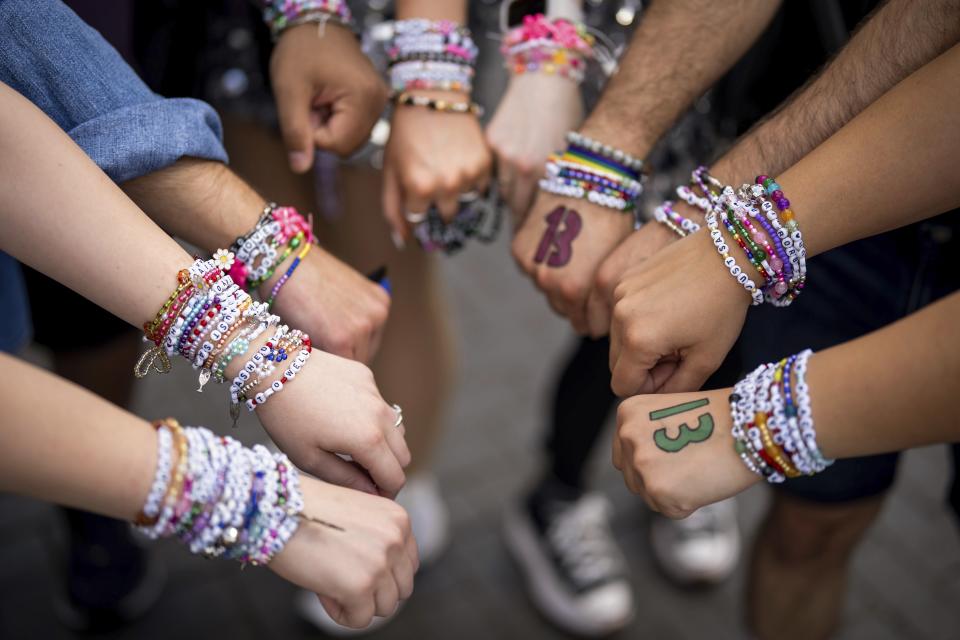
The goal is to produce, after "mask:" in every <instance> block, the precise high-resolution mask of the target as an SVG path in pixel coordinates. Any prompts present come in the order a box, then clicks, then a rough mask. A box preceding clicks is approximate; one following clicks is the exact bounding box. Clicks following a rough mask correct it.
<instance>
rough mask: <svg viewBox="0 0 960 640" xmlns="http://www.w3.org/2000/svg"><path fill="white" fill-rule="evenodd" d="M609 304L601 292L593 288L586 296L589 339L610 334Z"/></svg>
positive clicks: (597, 288)
mask: <svg viewBox="0 0 960 640" xmlns="http://www.w3.org/2000/svg"><path fill="white" fill-rule="evenodd" d="M610 318H611V313H610V304H609V303H608V302H607V298H606V296H605V295H604V293H603V291H602V290H601V289H600V288H599V287H594V288H593V289H592V290H591V291H590V295H589V296H587V330H588V331H589V332H590V337H592V338H600V337H602V336H605V335H607V334H608V333H610Z"/></svg>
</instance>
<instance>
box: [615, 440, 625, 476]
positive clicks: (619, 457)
mask: <svg viewBox="0 0 960 640" xmlns="http://www.w3.org/2000/svg"><path fill="white" fill-rule="evenodd" d="M613 468H614V469H616V470H617V471H623V445H622V444H620V435H619V434H614V435H613Z"/></svg>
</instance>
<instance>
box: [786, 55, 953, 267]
mask: <svg viewBox="0 0 960 640" xmlns="http://www.w3.org/2000/svg"><path fill="white" fill-rule="evenodd" d="M958 74H960V45H955V46H953V47H952V48H951V49H950V50H949V51H947V52H946V53H944V54H942V55H941V56H939V57H938V58H937V59H935V60H933V61H932V62H930V63H928V64H927V65H925V66H924V67H923V68H921V69H920V70H918V71H916V72H915V73H913V74H912V75H910V76H909V77H908V78H906V79H905V80H903V81H902V82H900V83H899V84H898V85H897V86H896V87H894V88H893V89H891V90H890V91H889V92H887V93H886V94H885V95H884V96H883V97H882V98H880V99H879V100H877V101H876V102H874V103H873V104H872V105H870V106H869V107H868V108H867V109H865V110H864V111H863V112H862V113H861V114H860V115H858V116H857V117H856V118H854V119H853V120H851V121H850V123H849V124H847V125H846V126H845V127H843V128H842V129H841V130H840V131H838V132H837V133H836V134H834V135H833V136H831V137H830V138H829V139H828V140H827V141H826V142H824V143H823V144H821V145H820V146H819V147H817V148H816V149H814V150H813V151H812V152H811V153H809V154H808V155H807V156H806V157H804V159H803V160H801V161H800V162H799V163H797V164H796V165H794V166H793V167H791V168H790V169H789V170H787V171H786V172H784V173H783V174H782V175H781V176H779V177H778V178H777V182H778V183H779V184H780V185H781V186H782V187H783V191H784V193H785V194H786V195H787V197H788V198H789V199H790V201H791V203H792V204H791V209H792V210H793V211H794V213H795V214H796V216H797V220H798V221H799V222H800V227H801V229H802V230H803V237H804V243H805V244H806V248H807V253H808V255H816V254H818V253H821V252H823V251H827V250H829V249H832V248H833V247H836V246H839V245H842V244H846V243H847V242H851V241H853V240H858V239H860V238H864V237H867V236H871V235H875V234H878V233H882V232H884V231H888V230H890V229H894V228H897V227H901V226H904V225H907V224H910V223H912V222H916V221H918V220H923V219H925V218H928V217H931V216H933V215H936V214H938V213H942V212H944V211H949V210H950V209H952V208H954V207H956V206H958V205H960V191H958V190H957V188H956V167H957V165H958V163H960V109H957V108H956V104H957V103H958V102H957V101H958V100H960V83H957V82H956V81H955V79H956V78H957V76H958Z"/></svg>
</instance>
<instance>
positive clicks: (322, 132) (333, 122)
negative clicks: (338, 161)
mask: <svg viewBox="0 0 960 640" xmlns="http://www.w3.org/2000/svg"><path fill="white" fill-rule="evenodd" d="M369 136H370V127H369V126H368V124H367V123H366V122H363V119H362V118H361V117H360V113H359V110H358V109H352V108H350V107H349V105H343V104H337V105H334V107H333V113H332V114H331V116H330V117H329V118H328V119H327V121H326V122H324V123H323V124H321V125H320V127H319V128H317V129H316V130H314V131H313V141H314V142H315V143H316V145H317V146H318V147H319V148H321V149H326V150H327V151H332V152H333V153H336V154H337V155H339V156H341V157H346V156H349V155H350V154H351V153H353V152H354V151H356V150H357V149H358V148H359V147H360V146H362V145H363V143H364V142H366V141H367V139H368V138H369Z"/></svg>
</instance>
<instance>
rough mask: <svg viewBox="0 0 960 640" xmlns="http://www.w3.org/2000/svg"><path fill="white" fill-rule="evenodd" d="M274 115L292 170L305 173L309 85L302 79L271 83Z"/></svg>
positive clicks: (309, 158)
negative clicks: (274, 107) (272, 84)
mask: <svg viewBox="0 0 960 640" xmlns="http://www.w3.org/2000/svg"><path fill="white" fill-rule="evenodd" d="M274 95H275V96H276V101H277V118H278V119H279V120H280V132H281V134H282V135H283V143H284V145H285V146H286V147H287V161H288V162H289V164H290V169H291V170H292V171H293V172H294V173H306V172H307V171H308V170H309V169H310V167H311V166H313V154H314V148H313V124H312V123H311V119H310V113H311V102H312V100H313V88H312V87H311V86H310V85H309V84H308V83H306V82H280V83H277V84H276V85H275V86H274Z"/></svg>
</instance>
